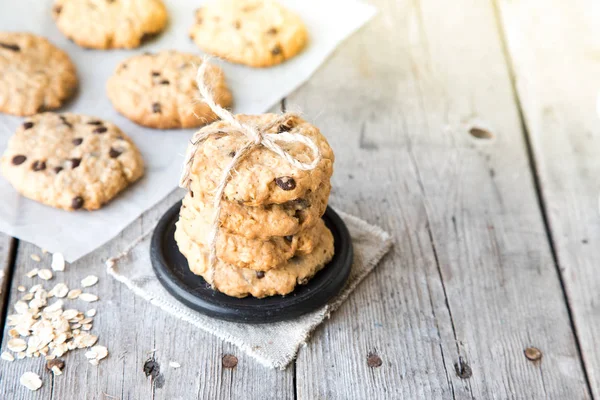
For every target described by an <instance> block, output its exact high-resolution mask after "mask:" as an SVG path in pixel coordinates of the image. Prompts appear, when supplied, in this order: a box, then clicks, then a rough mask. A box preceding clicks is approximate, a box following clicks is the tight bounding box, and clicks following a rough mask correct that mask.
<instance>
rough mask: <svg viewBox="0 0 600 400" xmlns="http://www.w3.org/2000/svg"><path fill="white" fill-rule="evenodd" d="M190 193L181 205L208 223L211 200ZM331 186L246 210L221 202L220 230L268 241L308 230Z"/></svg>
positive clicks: (199, 193)
mask: <svg viewBox="0 0 600 400" xmlns="http://www.w3.org/2000/svg"><path fill="white" fill-rule="evenodd" d="M191 189H192V190H191V191H190V192H189V193H188V194H187V195H186V196H185V197H184V198H183V205H184V206H186V207H188V208H190V209H192V210H194V212H195V213H197V214H198V215H202V218H204V219H205V220H209V218H212V215H213V212H214V211H213V210H214V209H213V207H212V202H211V200H212V198H211V197H210V196H206V195H203V194H202V192H200V191H194V187H193V186H192V188H191ZM330 191H331V184H330V183H329V181H326V182H323V183H322V184H321V185H319V187H318V188H317V190H315V191H314V192H313V191H309V192H307V193H306V194H305V197H303V198H299V199H295V200H290V201H288V202H285V203H283V204H268V205H264V206H257V207H249V206H244V205H242V204H239V203H238V202H234V201H226V200H223V201H222V202H221V217H220V222H221V230H222V231H227V232H230V233H234V234H236V235H240V236H244V237H246V238H248V239H268V238H270V237H272V236H289V235H295V234H297V233H298V232H300V231H302V230H305V229H308V228H310V227H312V226H314V224H315V223H317V222H318V221H319V220H320V219H321V216H323V214H324V213H325V209H326V208H327V201H328V199H329V192H330Z"/></svg>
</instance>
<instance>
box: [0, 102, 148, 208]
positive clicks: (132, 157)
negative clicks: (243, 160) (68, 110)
mask: <svg viewBox="0 0 600 400" xmlns="http://www.w3.org/2000/svg"><path fill="white" fill-rule="evenodd" d="M0 166H1V169H2V174H3V175H4V177H5V178H6V179H7V180H8V181H9V182H10V183H11V184H12V185H13V186H14V188H15V189H16V190H17V191H18V192H19V193H21V194H22V195H23V196H25V197H28V198H30V199H33V200H35V201H38V202H40V203H43V204H47V205H49V206H52V207H57V208H63V209H65V210H79V209H86V210H95V209H98V208H100V207H101V206H102V205H104V204H105V203H107V202H108V201H109V200H110V199H112V198H113V197H115V196H116V195H117V193H119V192H120V191H122V190H123V189H125V188H126V187H127V186H129V185H130V184H131V183H133V182H135V181H136V180H138V179H139V178H140V177H141V176H142V174H143V172H144V163H143V161H142V157H141V155H140V152H139V151H138V149H137V148H136V146H135V144H134V143H133V142H132V141H131V139H129V138H128V137H127V136H126V135H125V134H124V133H123V132H121V130H120V129H119V128H118V127H116V126H115V125H114V124H111V123H110V122H106V121H102V120H100V119H97V118H94V117H88V116H84V115H77V114H55V113H43V114H37V115H35V116H33V117H31V118H28V119H27V120H26V121H25V122H24V123H23V124H22V125H21V126H20V127H19V128H18V129H17V131H16V133H15V134H14V135H13V136H12V137H11V139H10V140H9V142H8V147H7V149H6V151H5V152H4V154H3V155H2V158H1V160H0Z"/></svg>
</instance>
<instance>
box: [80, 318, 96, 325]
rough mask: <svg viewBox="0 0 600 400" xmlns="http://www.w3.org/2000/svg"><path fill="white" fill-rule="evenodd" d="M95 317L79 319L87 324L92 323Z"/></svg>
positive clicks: (83, 323)
mask: <svg viewBox="0 0 600 400" xmlns="http://www.w3.org/2000/svg"><path fill="white" fill-rule="evenodd" d="M92 321H93V319H92V318H84V319H82V320H81V321H79V323H80V324H82V325H85V324H90V323H92Z"/></svg>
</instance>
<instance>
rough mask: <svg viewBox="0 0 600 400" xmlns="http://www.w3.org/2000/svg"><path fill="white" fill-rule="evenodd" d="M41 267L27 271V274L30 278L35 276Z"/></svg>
mask: <svg viewBox="0 0 600 400" xmlns="http://www.w3.org/2000/svg"><path fill="white" fill-rule="evenodd" d="M38 271H39V269H38V268H34V269H32V270H31V271H29V272H28V273H26V274H25V275H26V276H27V277H28V278H33V277H34V276H36V275H37V274H38Z"/></svg>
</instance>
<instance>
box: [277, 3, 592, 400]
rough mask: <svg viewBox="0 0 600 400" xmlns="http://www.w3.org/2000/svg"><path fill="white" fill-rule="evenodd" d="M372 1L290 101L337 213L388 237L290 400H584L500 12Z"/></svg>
mask: <svg viewBox="0 0 600 400" xmlns="http://www.w3.org/2000/svg"><path fill="white" fill-rule="evenodd" d="M375 3H376V4H377V6H378V7H379V8H380V13H379V15H378V17H377V19H376V20H375V21H373V22H371V23H370V24H369V25H368V26H367V27H366V28H365V29H363V30H362V31H361V32H360V33H359V34H358V35H356V36H355V37H353V39H352V40H351V41H349V42H348V43H347V44H345V45H343V46H342V47H341V48H340V49H339V50H338V52H337V54H336V56H335V57H333V58H332V59H331V60H330V61H329V62H328V63H327V64H326V65H325V66H324V67H323V68H322V69H321V70H320V71H319V72H318V73H317V74H316V75H315V76H314V77H313V78H312V79H311V80H310V82H309V83H308V84H307V85H305V86H304V87H303V88H301V89H300V90H299V91H298V92H297V93H296V94H294V95H292V96H290V97H289V98H288V99H287V104H288V107H290V108H293V107H294V105H297V106H298V107H299V108H301V109H302V110H303V111H304V112H305V113H306V114H307V116H308V118H309V119H312V120H314V121H316V123H317V125H318V126H320V127H321V129H322V131H323V132H324V133H325V134H326V135H327V136H328V138H329V139H330V141H331V143H332V146H333V148H334V150H335V151H336V157H337V161H336V173H335V177H334V194H333V197H332V203H333V204H334V205H336V206H338V207H339V208H340V209H343V210H345V211H348V212H351V213H354V214H357V215H360V216H361V217H363V218H366V219H367V220H368V221H370V222H372V223H376V224H379V225H381V226H383V227H384V229H386V230H388V231H390V232H392V233H393V234H394V237H395V240H396V242H395V248H394V251H393V253H392V254H390V255H389V256H388V257H387V258H386V259H385V260H384V262H383V263H382V265H381V266H380V267H379V268H378V269H377V270H376V271H375V273H374V274H373V275H372V276H371V277H369V278H367V280H366V282H365V283H364V284H363V285H362V286H360V287H359V288H358V290H357V292H356V293H355V294H354V295H352V296H351V297H350V299H349V300H348V301H347V302H346V303H345V304H344V305H343V306H342V308H341V309H340V310H339V311H338V312H336V313H335V314H334V315H333V316H332V318H331V320H330V321H329V323H327V324H325V325H323V326H322V327H321V328H320V329H318V330H317V332H316V333H315V335H314V337H313V340H312V341H311V343H310V344H309V345H308V346H307V347H305V348H303V349H302V350H301V352H300V355H299V358H298V360H297V364H296V370H297V377H296V381H297V393H298V398H299V399H313V398H444V399H446V398H460V399H463V398H477V399H492V398H498V399H506V398H523V397H526V398H589V393H588V388H587V386H586V382H585V376H584V372H583V370H582V366H581V363H580V359H579V355H578V352H577V348H576V344H575V338H574V334H573V332H572V329H571V325H570V321H569V317H568V313H567V309H566V307H565V303H564V301H563V300H564V299H563V294H562V292H561V285H560V282H559V279H558V277H557V274H556V269H555V265H554V262H553V258H552V254H551V249H550V246H549V242H548V240H547V235H546V231H545V228H544V224H543V219H542V215H541V212H540V208H539V206H538V203H537V199H536V192H535V187H534V184H533V179H532V173H531V169H530V165H529V161H528V156H527V151H526V146H525V143H524V140H523V131H522V130H521V125H520V120H519V114H518V107H517V105H516V104H515V101H514V97H513V91H512V88H511V82H510V76H509V70H508V68H507V63H506V59H505V57H504V55H503V50H502V44H501V40H500V37H499V34H498V27H497V25H496V20H495V15H494V9H493V7H492V6H491V4H489V3H486V2H480V1H458V2H451V3H444V2H439V1H413V2H402V1H395V2H394V1H383V0H381V1H376V2H375ZM471 124H475V126H478V127H480V128H481V129H480V130H479V131H473V133H474V134H475V136H477V137H482V136H483V137H485V136H493V139H478V138H476V137H474V136H472V135H471V134H470V131H471V129H470V128H471V127H472V125H471ZM482 130H487V131H488V132H489V133H490V135H485V134H481V131H482ZM529 346H535V347H538V348H539V349H541V350H542V353H543V358H542V360H541V361H537V362H532V361H529V360H528V359H527V358H526V357H525V356H524V353H523V352H524V350H525V349H526V348H527V347H529ZM370 352H371V353H377V355H378V356H379V357H380V358H381V360H382V365H381V366H380V367H376V366H375V365H376V364H377V363H373V362H372V361H373V358H371V363H370V364H371V365H373V366H369V362H368V360H369V358H368V354H369V353H370ZM316 377H320V378H316Z"/></svg>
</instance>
